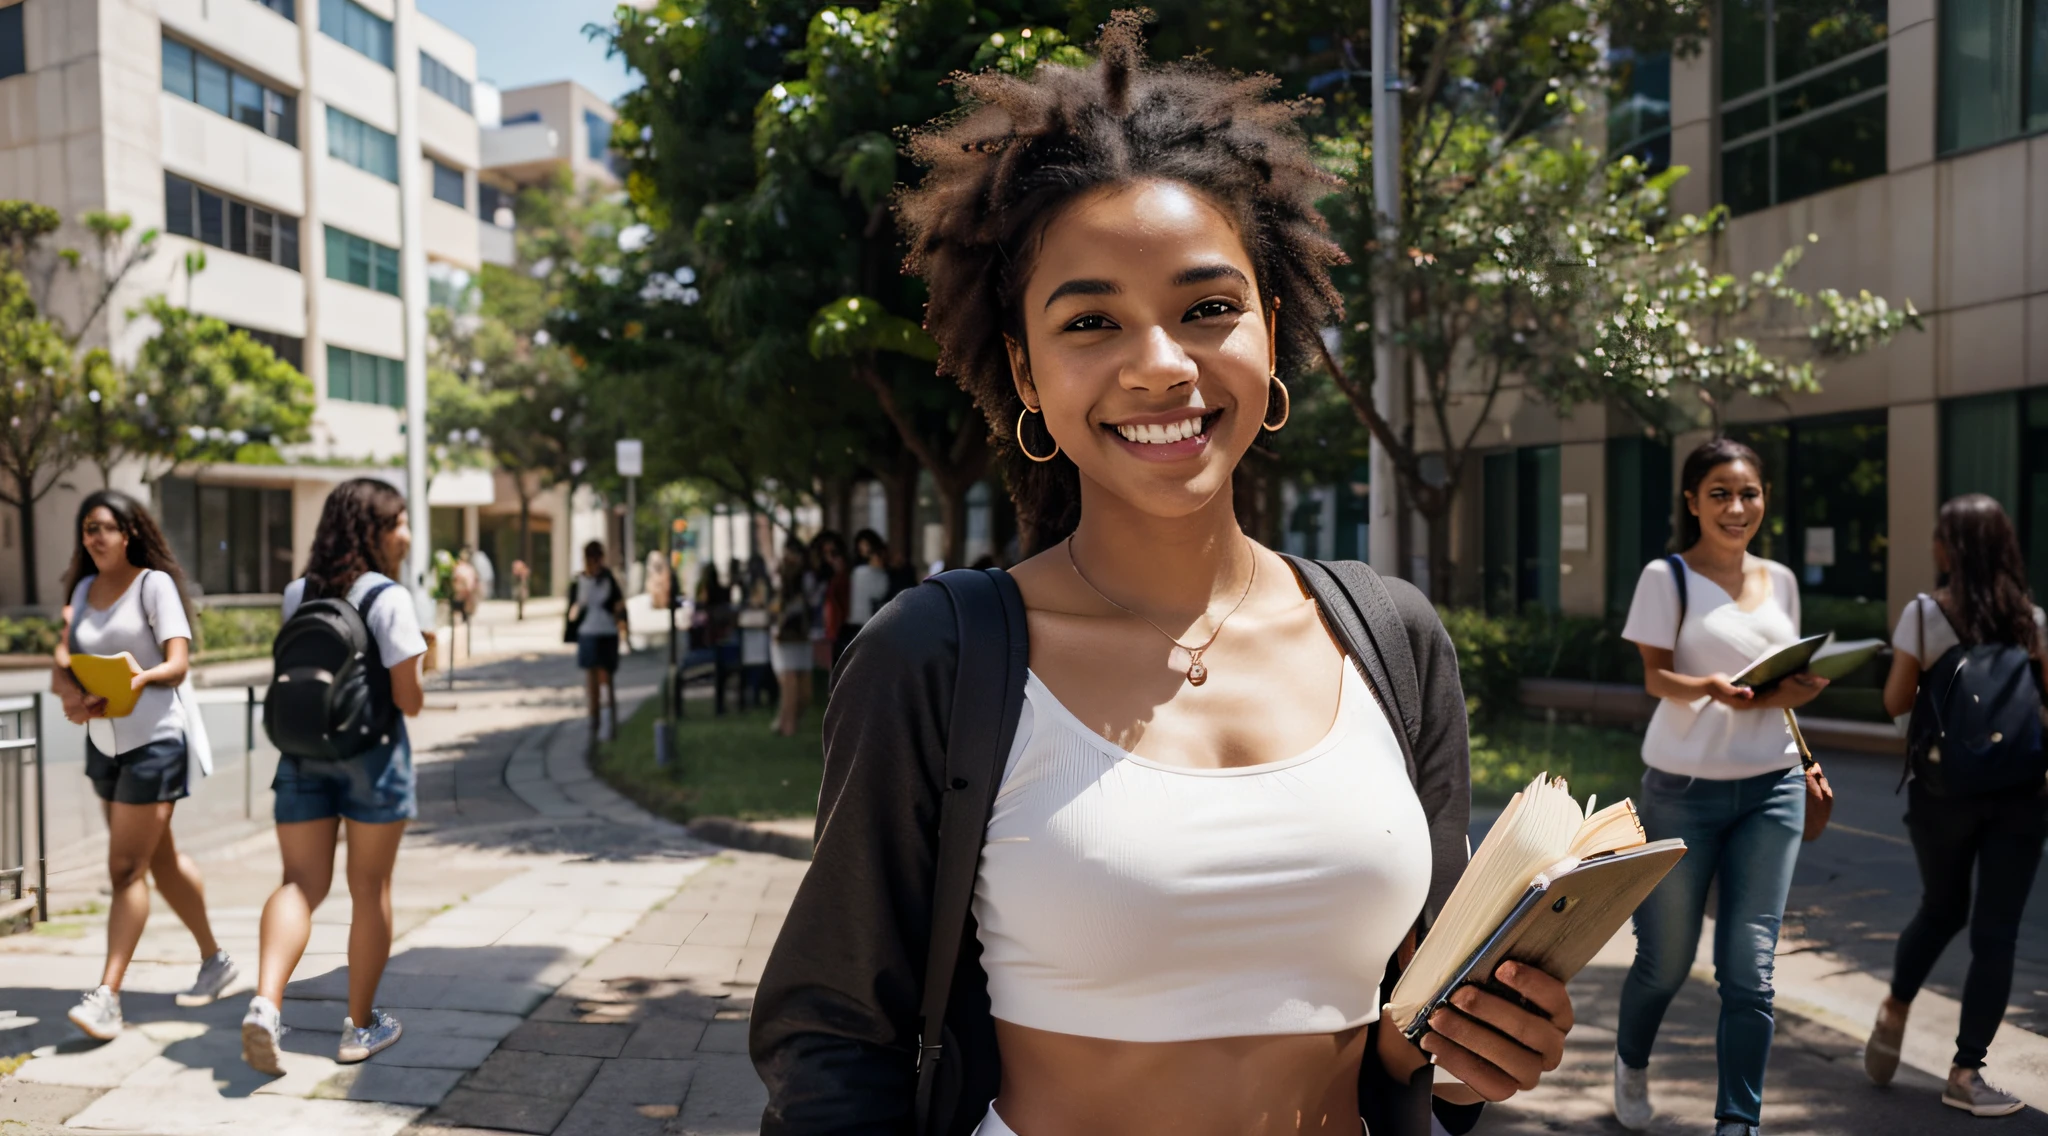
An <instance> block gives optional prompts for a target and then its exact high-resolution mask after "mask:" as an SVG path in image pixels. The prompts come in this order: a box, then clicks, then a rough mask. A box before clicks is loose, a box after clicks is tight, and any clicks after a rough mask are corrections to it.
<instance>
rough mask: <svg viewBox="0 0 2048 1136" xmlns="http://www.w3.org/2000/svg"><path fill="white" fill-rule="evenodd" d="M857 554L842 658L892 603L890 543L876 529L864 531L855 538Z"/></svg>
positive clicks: (841, 634)
mask: <svg viewBox="0 0 2048 1136" xmlns="http://www.w3.org/2000/svg"><path fill="white" fill-rule="evenodd" d="M853 554H854V557H855V561H856V562H855V564H854V567H853V573H852V579H851V580H850V581H849V585H848V595H847V600H846V623H845V625H844V626H842V627H841V628H840V629H839V639H838V642H837V643H836V648H837V650H838V652H839V653H840V654H845V653H846V648H847V646H848V645H849V644H851V643H852V642H853V637H854V636H855V635H856V634H858V633H859V632H860V629H861V628H862V627H864V626H866V624H867V622H868V620H870V619H873V618H874V617H875V613H876V612H878V611H880V610H882V605H883V604H885V603H888V602H889V592H890V586H889V542H888V541H885V540H883V539H882V537H881V534H879V533H877V532H875V531H874V530H873V529H862V530H861V531H860V532H859V533H857V534H855V535H854V538H853ZM835 661H837V660H836V659H835Z"/></svg>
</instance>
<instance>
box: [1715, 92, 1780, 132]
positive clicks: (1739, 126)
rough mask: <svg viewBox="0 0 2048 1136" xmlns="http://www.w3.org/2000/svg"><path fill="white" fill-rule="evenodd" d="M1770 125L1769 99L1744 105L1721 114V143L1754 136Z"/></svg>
mask: <svg viewBox="0 0 2048 1136" xmlns="http://www.w3.org/2000/svg"><path fill="white" fill-rule="evenodd" d="M1770 124H1771V100H1770V99H1768V98H1762V99H1758V100H1756V101H1755V102H1750V103H1744V104H1742V105H1741V106H1739V107H1737V108H1735V109H1734V110H1731V111H1724V112H1723V113H1722V115H1721V138H1722V140H1723V141H1728V142H1733V141H1734V140H1736V139H1737V138H1743V137H1747V136H1748V135H1751V134H1754V133H1756V132H1757V131H1759V130H1762V129H1764V128H1766V127H1768V126H1770Z"/></svg>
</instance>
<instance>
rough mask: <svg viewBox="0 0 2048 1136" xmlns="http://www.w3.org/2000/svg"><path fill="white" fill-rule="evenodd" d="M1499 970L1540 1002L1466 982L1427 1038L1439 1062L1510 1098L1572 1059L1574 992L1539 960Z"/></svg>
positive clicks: (1494, 1097)
mask: <svg viewBox="0 0 2048 1136" xmlns="http://www.w3.org/2000/svg"><path fill="white" fill-rule="evenodd" d="M1493 973H1494V977H1495V978H1497V979H1499V980H1500V982H1501V983H1502V984H1503V985H1505V986H1507V987H1508V988H1509V989H1511V990H1513V991H1515V992H1516V993H1517V994H1520V995H1521V996H1522V997H1523V998H1524V999H1527V1001H1528V1002H1529V1004H1530V1006H1531V1007H1533V1008H1530V1009H1524V1008H1523V1007H1521V1006H1517V1005H1515V1004H1514V1003H1512V1002H1510V1001H1508V1000H1507V999H1505V998H1502V997H1500V996H1499V995H1496V994H1490V993H1488V992H1486V991H1484V990H1481V989H1480V988H1479V987H1477V986H1466V987H1464V988H1463V989H1461V990H1459V991H1458V992H1457V993H1456V994H1453V995H1451V999H1450V1005H1448V1006H1446V1007H1444V1008H1443V1009H1440V1010H1438V1011H1437V1012H1436V1013H1435V1014H1433V1015H1431V1016H1430V1019H1429V1032H1428V1033H1426V1034H1424V1035H1423V1036H1422V1043H1421V1044H1422V1048H1423V1050H1424V1051H1425V1052H1427V1053H1428V1054H1429V1055H1430V1058H1431V1059H1432V1060H1433V1061H1434V1062H1435V1063H1436V1066H1437V1068H1439V1069H1442V1070H1443V1071H1444V1072H1446V1073H1448V1074H1450V1075H1451V1076H1452V1077H1455V1078H1457V1079H1458V1080H1459V1081H1462V1082H1464V1083H1465V1084H1466V1085H1467V1086H1469V1087H1470V1088H1471V1090H1472V1091H1473V1092H1474V1093H1476V1094H1478V1096H1479V1097H1480V1099H1482V1100H1488V1101H1503V1100H1506V1099H1507V1098H1509V1097H1511V1096H1513V1095H1515V1094H1516V1093H1518V1092H1521V1091H1522V1090H1524V1089H1533V1088H1535V1087H1536V1082H1537V1080H1538V1079H1539V1078H1540V1077H1542V1076H1543V1074H1545V1073H1548V1072H1550V1071H1551V1070H1553V1069H1555V1068H1557V1066H1558V1064H1559V1063H1560V1062H1561V1061H1563V1060H1564V1039H1565V1035H1566V1034H1567V1033H1570V1032H1571V1028H1572V997H1571V993H1570V992H1569V991H1568V990H1566V989H1565V985H1564V983H1562V982H1559V981H1558V980H1557V979H1555V978H1552V977H1551V976H1550V975H1548V974H1545V973H1543V972H1542V971H1540V970H1538V969H1536V968H1535V967H1533V966H1528V965H1526V964H1523V963H1518V962H1505V963H1502V964H1501V965H1500V966H1499V967H1498V968H1497V969H1495V970H1494V972H1493ZM1452 1007H1456V1008H1455V1009H1453V1008H1452Z"/></svg>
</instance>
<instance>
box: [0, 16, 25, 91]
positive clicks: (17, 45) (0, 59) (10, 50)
mask: <svg viewBox="0 0 2048 1136" xmlns="http://www.w3.org/2000/svg"><path fill="white" fill-rule="evenodd" d="M22 8H23V5H21V4H16V5H14V6H13V7H11V8H0V79H5V78H7V77H8V76H10V75H19V74H22V73H23V72H25V71H27V70H28V36H27V33H26V31H25V30H24V28H23V26H22V13H21V10H22Z"/></svg>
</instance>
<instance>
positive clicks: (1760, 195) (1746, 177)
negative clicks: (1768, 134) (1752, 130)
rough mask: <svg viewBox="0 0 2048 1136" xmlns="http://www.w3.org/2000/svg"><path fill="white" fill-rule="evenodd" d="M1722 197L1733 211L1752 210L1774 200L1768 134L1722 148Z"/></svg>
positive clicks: (1766, 205) (1763, 206)
mask: <svg viewBox="0 0 2048 1136" xmlns="http://www.w3.org/2000/svg"><path fill="white" fill-rule="evenodd" d="M1721 200H1722V201H1723V202H1724V203H1726V204H1727V206H1728V209H1729V211H1730V212H1733V213H1750V212H1754V211H1755V210H1758V209H1763V208H1766V207H1768V206H1769V205H1770V204H1771V140H1770V139H1769V138H1762V139H1758V140H1757V141H1755V142H1751V143H1749V144H1748V145H1746V146H1736V147H1733V148H1731V149H1728V150H1725V151H1723V152H1722V154H1721Z"/></svg>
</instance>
